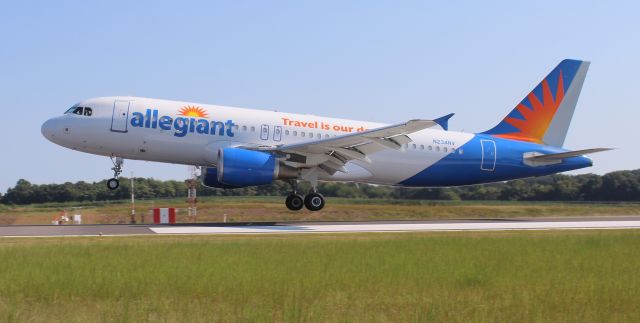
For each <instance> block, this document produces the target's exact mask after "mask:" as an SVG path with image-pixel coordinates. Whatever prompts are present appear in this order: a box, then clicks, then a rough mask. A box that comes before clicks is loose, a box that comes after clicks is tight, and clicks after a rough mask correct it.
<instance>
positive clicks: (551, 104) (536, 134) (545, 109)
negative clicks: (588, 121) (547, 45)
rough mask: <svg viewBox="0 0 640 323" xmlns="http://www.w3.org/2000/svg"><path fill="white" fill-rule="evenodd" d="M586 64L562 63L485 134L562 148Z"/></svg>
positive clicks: (583, 62) (568, 61)
mask: <svg viewBox="0 0 640 323" xmlns="http://www.w3.org/2000/svg"><path fill="white" fill-rule="evenodd" d="M588 69H589V62H585V61H578V60H572V59H565V60H563V61H562V62H560V64H558V66H556V68H554V69H553V71H551V73H549V75H547V77H545V78H544V79H543V80H542V82H540V84H538V86H536V87H535V88H534V89H533V91H531V93H529V95H527V96H526V97H525V98H524V99H522V101H521V102H520V104H518V106H516V107H515V109H513V110H512V111H511V112H510V113H509V114H508V115H507V116H506V117H505V118H504V119H503V120H502V121H501V122H500V123H499V124H498V125H497V126H495V127H493V128H492V129H491V130H489V131H485V132H483V133H484V134H488V135H492V136H496V137H501V138H507V139H513V140H520V141H528V142H535V143H540V144H546V145H550V146H556V147H562V144H563V143H564V139H565V137H566V136H567V130H569V124H570V123H571V118H572V117H573V111H574V110H575V108H576V103H577V102H578V96H580V90H581V89H582V84H583V83H584V79H585V77H586V76H587V70H588Z"/></svg>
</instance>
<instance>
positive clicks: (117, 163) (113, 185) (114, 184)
mask: <svg viewBox="0 0 640 323" xmlns="http://www.w3.org/2000/svg"><path fill="white" fill-rule="evenodd" d="M111 162H112V163H113V167H112V168H111V170H112V171H113V178H111V179H109V180H107V188H108V189H110V190H112V191H113V190H116V189H118V187H120V181H119V180H118V177H120V174H122V164H123V163H124V159H122V157H114V156H111Z"/></svg>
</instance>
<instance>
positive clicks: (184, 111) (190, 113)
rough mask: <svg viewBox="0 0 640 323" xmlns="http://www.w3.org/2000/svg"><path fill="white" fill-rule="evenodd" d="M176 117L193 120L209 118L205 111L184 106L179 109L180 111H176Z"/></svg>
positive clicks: (195, 107)
mask: <svg viewBox="0 0 640 323" xmlns="http://www.w3.org/2000/svg"><path fill="white" fill-rule="evenodd" d="M178 115H181V116H185V117H195V118H208V117H209V113H207V110H205V109H203V108H201V107H199V106H195V105H186V106H184V107H182V108H180V110H178Z"/></svg>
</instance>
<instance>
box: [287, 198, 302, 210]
mask: <svg viewBox="0 0 640 323" xmlns="http://www.w3.org/2000/svg"><path fill="white" fill-rule="evenodd" d="M284 204H286V205H287V209H289V210H291V211H300V210H301V209H302V208H303V207H304V199H303V198H302V196H300V195H298V194H290V195H289V196H287V199H286V200H285V202H284Z"/></svg>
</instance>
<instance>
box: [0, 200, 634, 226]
mask: <svg viewBox="0 0 640 323" xmlns="http://www.w3.org/2000/svg"><path fill="white" fill-rule="evenodd" d="M129 203H130V202H128V201H115V202H91V203H66V204H40V205H38V204H34V205H28V206H15V207H9V206H2V207H1V208H0V224H50V223H51V221H52V220H53V218H54V217H56V216H58V215H59V214H60V212H61V211H62V210H63V209H67V210H68V212H69V214H78V213H79V214H82V216H83V220H84V222H85V223H119V222H120V223H128V222H129V215H130V213H131V205H130V204H129ZM153 207H176V208H179V209H180V210H179V212H178V221H179V222H193V221H194V219H193V218H189V217H188V216H187V211H186V209H185V208H186V207H187V203H186V202H185V201H184V200H182V199H169V200H155V201H137V202H136V214H138V217H137V221H140V220H141V215H145V221H146V222H149V221H151V216H150V210H151V208H153ZM595 215H640V204H639V203H609V204H604V203H562V202H486V201H467V202H460V201H420V200H379V199H341V198H328V199H327V206H326V207H325V208H324V209H323V210H322V211H320V212H310V211H306V210H303V211H300V212H292V211H288V210H287V209H286V208H285V206H284V203H283V198H282V197H215V198H212V197H206V198H202V199H201V201H200V203H199V205H198V217H197V219H195V220H197V222H221V221H223V220H224V218H225V217H226V218H227V221H235V222H238V221H294V220H302V221H317V220H354V221H355V220H401V219H438V218H448V219H451V218H510V217H535V216H595Z"/></svg>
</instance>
